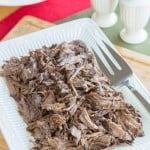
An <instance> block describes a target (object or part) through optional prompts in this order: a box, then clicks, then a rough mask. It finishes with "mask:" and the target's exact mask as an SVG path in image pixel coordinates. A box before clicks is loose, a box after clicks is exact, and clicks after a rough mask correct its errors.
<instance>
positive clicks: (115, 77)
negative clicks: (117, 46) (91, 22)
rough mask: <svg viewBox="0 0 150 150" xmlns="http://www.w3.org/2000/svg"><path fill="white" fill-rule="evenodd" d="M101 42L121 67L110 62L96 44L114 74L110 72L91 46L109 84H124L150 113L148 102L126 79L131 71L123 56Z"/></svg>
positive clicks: (131, 73) (130, 74)
mask: <svg viewBox="0 0 150 150" xmlns="http://www.w3.org/2000/svg"><path fill="white" fill-rule="evenodd" d="M103 44H104V45H105V47H106V48H107V50H108V51H109V52H110V53H111V55H112V56H113V57H114V59H115V60H116V61H117V62H118V64H119V65H120V67H121V69H118V68H117V67H116V65H115V64H114V63H113V62H112V60H111V59H110V58H109V57H108V55H106V54H105V52H104V50H103V48H101V46H100V45H99V44H97V46H98V48H99V50H100V51H101V53H102V54H103V56H104V57H105V59H106V61H107V62H108V64H109V65H110V67H111V69H112V70H113V72H114V74H111V73H110V72H109V71H108V69H107V68H106V67H105V64H104V63H103V61H102V60H101V58H100V57H99V55H98V54H97V52H96V51H95V50H94V48H92V50H93V52H94V54H95V57H96V60H97V63H98V65H99V67H100V68H101V70H102V71H103V72H104V73H105V75H106V76H107V77H108V78H109V79H110V80H111V85H112V86H118V85H126V86H127V87H128V88H129V89H130V90H131V91H132V92H133V93H134V95H135V96H136V97H137V98H138V99H139V100H140V102H141V103H142V104H143V106H144V107H145V108H146V109H147V110H148V112H149V113H150V103H149V102H148V101H147V100H146V99H145V98H144V97H143V96H142V95H141V94H140V92H138V91H137V90H136V89H135V88H134V87H132V86H130V85H129V81H128V80H129V78H130V77H131V76H132V75H133V71H132V70H131V68H130V67H129V65H128V64H127V63H126V62H125V61H124V60H123V58H121V56H120V55H119V54H118V53H117V52H116V51H115V50H114V49H113V48H112V47H110V46H109V45H108V44H106V43H105V42H104V41H103Z"/></svg>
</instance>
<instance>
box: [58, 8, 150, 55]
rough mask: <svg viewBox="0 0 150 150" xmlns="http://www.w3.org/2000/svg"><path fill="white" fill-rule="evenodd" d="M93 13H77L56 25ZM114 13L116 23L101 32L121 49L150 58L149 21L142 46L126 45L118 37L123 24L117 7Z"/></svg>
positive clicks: (89, 15)
mask: <svg viewBox="0 0 150 150" xmlns="http://www.w3.org/2000/svg"><path fill="white" fill-rule="evenodd" d="M93 12H94V11H93V9H88V10H85V11H83V12H80V13H77V14H75V15H73V16H71V17H68V18H66V19H64V20H61V21H60V22H58V23H63V22H67V21H71V20H74V19H79V18H85V17H91V15H92V13H93ZM116 12H117V14H118V22H117V23H116V24H115V25H114V26H112V27H110V28H105V29H103V28H102V30H103V31H104V33H105V34H106V35H107V36H108V38H109V39H110V41H111V42H112V43H114V44H116V45H119V46H121V47H125V48H127V49H130V50H133V51H137V52H140V53H143V54H146V55H149V56H150V21H149V22H148V24H147V26H146V27H145V29H146V30H147V32H148V34H149V36H148V39H147V40H146V41H145V42H144V43H142V44H134V45H133V44H127V43H125V42H124V41H122V40H121V38H120V36H119V34H120V31H121V29H122V28H123V24H122V22H121V19H120V13H119V7H118V8H117V10H116Z"/></svg>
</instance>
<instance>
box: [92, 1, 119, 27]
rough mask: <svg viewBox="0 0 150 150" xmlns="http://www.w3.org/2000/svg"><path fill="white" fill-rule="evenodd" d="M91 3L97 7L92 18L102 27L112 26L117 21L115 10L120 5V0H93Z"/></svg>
mask: <svg viewBox="0 0 150 150" xmlns="http://www.w3.org/2000/svg"><path fill="white" fill-rule="evenodd" d="M91 3H92V5H93V8H94V9H95V12H94V14H93V15H92V19H93V20H95V21H96V23H97V24H98V25H99V26H100V27H102V28H107V27H111V26H113V25H114V24H115V23H116V22H117V19H118V18H117V15H116V14H115V13H114V10H115V9H116V7H117V5H118V0H91Z"/></svg>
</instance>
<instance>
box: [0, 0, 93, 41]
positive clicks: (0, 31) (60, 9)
mask: <svg viewBox="0 0 150 150" xmlns="http://www.w3.org/2000/svg"><path fill="white" fill-rule="evenodd" d="M90 6H91V4H90V0H47V1H45V2H41V3H39V4H35V5H30V6H25V7H21V8H20V9H18V10H17V11H16V12H14V13H12V14H11V15H10V16H8V17H7V18H5V19H4V20H2V21H0V39H2V38H3V37H4V36H5V34H6V33H7V32H8V31H9V30H10V29H11V28H12V27H13V26H14V25H15V24H16V23H17V22H18V21H19V20H20V19H21V18H22V17H24V16H26V15H31V16H35V17H38V18H41V19H43V20H47V21H50V22H55V21H58V20H60V19H63V18H65V17H68V16H70V15H72V14H74V13H76V12H79V11H81V10H84V9H87V8H89V7H90Z"/></svg>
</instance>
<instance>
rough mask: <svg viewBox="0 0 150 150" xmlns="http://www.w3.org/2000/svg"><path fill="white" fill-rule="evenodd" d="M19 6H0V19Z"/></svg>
mask: <svg viewBox="0 0 150 150" xmlns="http://www.w3.org/2000/svg"><path fill="white" fill-rule="evenodd" d="M19 8H20V7H18V6H16V7H9V6H7V7H4V6H0V20H2V19H4V18H6V17H7V16H9V15H10V14H11V13H13V12H15V11H16V10H18V9H19Z"/></svg>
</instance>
